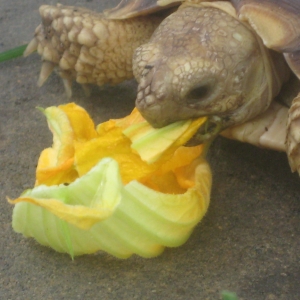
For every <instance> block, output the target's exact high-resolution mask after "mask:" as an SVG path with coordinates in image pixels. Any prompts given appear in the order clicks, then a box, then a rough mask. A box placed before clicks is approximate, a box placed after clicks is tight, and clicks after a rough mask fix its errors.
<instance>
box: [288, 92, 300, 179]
mask: <svg viewBox="0 0 300 300" xmlns="http://www.w3.org/2000/svg"><path fill="white" fill-rule="evenodd" d="M286 151H287V154H288V159H289V164H290V167H291V169H292V172H295V171H298V173H299V174H300V93H299V94H298V96H297V97H296V98H295V99H294V100H293V102H292V106H291V108H290V110H289V114H288V120H287V136H286Z"/></svg>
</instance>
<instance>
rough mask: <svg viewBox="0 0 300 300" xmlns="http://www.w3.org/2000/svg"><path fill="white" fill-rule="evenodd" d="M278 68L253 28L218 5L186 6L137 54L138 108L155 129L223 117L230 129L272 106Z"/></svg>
mask: <svg viewBox="0 0 300 300" xmlns="http://www.w3.org/2000/svg"><path fill="white" fill-rule="evenodd" d="M272 68H273V67H272V63H270V58H269V54H268V52H267V50H266V49H265V48H264V47H263V45H262V43H261V41H260V40H259V38H258V37H257V36H256V35H255V33H254V32H253V31H252V30H251V29H250V28H249V27H248V26H246V25H245V24H243V23H241V22H240V21H238V20H237V19H236V18H235V17H233V16H232V15H230V14H228V13H226V12H224V11H222V10H220V9H217V8H214V7H207V6H196V7H192V6H191V7H189V6H184V7H182V8H180V9H179V10H178V11H177V12H175V13H173V14H172V15H170V16H169V17H168V18H166V19H165V20H164V21H163V22H162V23H161V25H160V26H159V27H158V28H157V30H156V31H155V32H154V34H153V36H152V38H151V40H150V41H149V43H148V44H145V45H142V46H140V47H139V48H138V49H137V50H136V52H135V55H134V58H133V70H134V75H135V77H136V79H137V81H138V82H139V87H138V94H137V99H136V106H137V108H138V109H139V110H140V112H141V114H142V115H143V116H144V117H145V118H146V119H147V120H148V121H149V122H150V123H151V124H152V125H153V126H154V127H162V126H165V125H167V124H169V123H172V122H175V121H178V120H183V119H189V118H196V117H201V116H218V117H220V119H221V123H222V125H221V127H222V128H225V127H228V126H230V125H234V124H237V123H241V122H244V121H246V120H247V119H250V118H251V117H254V116H256V115H257V114H259V113H260V112H262V111H264V110H265V109H266V108H267V107H268V106H269V104H270V102H271V99H272V98H273V96H274V93H275V90H276V89H278V88H277V87H274V84H273V83H274V80H273V77H274V74H273V73H274V72H273V69H272Z"/></svg>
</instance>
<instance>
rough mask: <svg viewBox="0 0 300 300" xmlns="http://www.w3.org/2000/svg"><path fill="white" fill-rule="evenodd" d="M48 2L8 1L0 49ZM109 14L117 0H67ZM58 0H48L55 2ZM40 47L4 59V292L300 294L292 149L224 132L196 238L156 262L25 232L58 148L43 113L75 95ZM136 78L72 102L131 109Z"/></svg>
mask: <svg viewBox="0 0 300 300" xmlns="http://www.w3.org/2000/svg"><path fill="white" fill-rule="evenodd" d="M46 1H47V0H27V1H21V0H14V1H6V0H0V52H1V51H4V50H8V49H10V48H13V47H16V46H19V45H22V44H25V43H27V42H29V41H30V39H31V37H32V35H33V32H34V29H35V27H36V26H37V25H38V24H39V16H38V7H39V6H40V5H41V4H43V3H45V2H46ZM60 2H62V3H63V4H74V5H75V4H76V5H80V6H85V7H88V8H93V9H97V10H98V11H101V10H102V9H103V8H104V7H109V6H113V5H114V4H116V3H117V2H118V1H117V0H114V1H111V0H110V1H109V0H105V1H100V0H98V1H96V0H94V1H93V0H86V1H84V0H81V1H79V0H78V1H71V0H69V1H60ZM54 3H56V1H48V4H54ZM39 69H40V59H39V57H38V55H36V54H35V55H32V56H30V57H29V58H26V59H24V58H19V59H16V60H14V61H9V62H5V63H2V64H0V126H1V130H0V172H1V180H0V187H1V188H0V193H1V196H0V199H1V201H0V207H1V209H0V222H1V225H0V226H1V227H0V239H1V242H0V299H12V300H16V299H22V300H23V299H56V300H58V299H201V300H202V299H203V300H204V299H221V297H220V292H221V291H222V290H230V291H234V292H236V293H237V294H238V296H239V299H244V300H249V299H251V300H271V299H272V300H277V299H278V300H279V299H280V300H296V299H300V265H299V263H300V253H299V246H300V242H299V236H300V213H299V212H300V180H299V177H298V175H296V174H292V173H291V172H290V170H289V166H288V162H287V158H286V155H285V154H284V153H276V152H273V151H268V150H262V149H257V148H255V147H252V146H250V145H245V144H241V143H238V142H233V141H228V140H225V139H223V138H219V139H217V140H216V141H215V143H214V145H213V146H212V149H211V151H210V154H209V160H210V162H211V166H212V169H213V175H214V182H213V191H212V197H211V205H210V208H209V211H208V214H207V215H206V217H205V218H204V219H203V221H202V222H201V223H200V224H199V225H198V226H197V228H196V229H195V231H194V233H193V234H192V236H191V238H190V239H189V240H188V242H187V243H186V244H185V245H183V246H182V247H180V248H176V249H167V250H166V251H165V252H164V253H163V254H162V255H161V256H159V257H157V258H154V259H143V258H140V257H132V258H130V259H128V260H119V259H116V258H114V257H112V256H110V255H107V254H105V253H99V254H97V255H89V256H82V257H77V258H76V259H75V260H74V261H72V260H71V259H70V257H69V256H68V255H63V254H59V253H56V252H54V251H53V250H51V249H48V248H45V247H42V246H40V245H38V244H37V243H36V242H35V241H34V240H33V239H25V238H24V237H23V236H21V235H20V234H16V233H15V232H14V231H13V230H12V227H11V216H12V209H13V207H12V206H11V205H10V204H8V203H7V202H6V198H5V197H6V196H10V197H12V198H13V197H17V196H18V195H20V193H21V192H22V191H23V190H24V189H27V188H30V187H32V186H33V183H34V171H35V166H36V162H37V158H38V155H39V153H40V151H41V150H42V149H43V148H45V147H48V146H49V145H51V142H52V137H51V134H50V132H49V131H48V128H47V125H46V121H45V118H44V117H43V116H42V114H41V113H40V112H39V111H38V110H36V107H37V106H41V107H47V106H51V105H58V104H61V103H65V102H68V99H67V98H66V96H65V93H64V89H63V85H62V82H61V81H60V79H59V78H58V77H57V76H56V75H55V74H53V75H51V77H50V78H49V80H48V81H47V83H46V84H45V85H44V86H43V87H42V88H37V86H36V81H37V78H38V73H39ZM135 88H136V85H135V83H134V82H127V83H124V84H121V85H119V86H116V87H108V86H105V87H101V88H98V87H95V88H94V89H93V91H92V95H91V97H90V98H88V99H86V97H85V96H84V93H83V91H82V90H81V89H80V87H78V86H76V87H75V92H74V96H73V98H72V101H75V102H76V103H78V104H79V105H81V106H83V107H85V108H86V109H87V111H88V112H89V113H90V114H91V115H92V117H93V118H94V120H95V121H96V122H97V123H98V122H100V121H104V120H107V119H109V118H116V117H122V116H124V115H125V114H127V113H129V112H130V110H131V109H132V108H133V106H134V100H135Z"/></svg>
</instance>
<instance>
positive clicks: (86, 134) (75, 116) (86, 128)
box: [58, 103, 97, 141]
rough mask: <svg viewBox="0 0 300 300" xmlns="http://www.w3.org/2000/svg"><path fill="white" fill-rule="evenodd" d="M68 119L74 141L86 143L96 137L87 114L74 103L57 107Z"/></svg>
mask: <svg viewBox="0 0 300 300" xmlns="http://www.w3.org/2000/svg"><path fill="white" fill-rule="evenodd" d="M58 108H59V109H61V110H62V111H63V112H64V113H65V114H66V115H67V117H68V120H69V122H70V125H71V127H72V130H73V133H74V140H76V141H88V140H90V139H92V138H95V137H97V131H96V130H95V125H94V122H93V120H92V119H91V118H90V116H89V114H88V113H87V112H86V111H85V110H84V109H83V108H82V107H80V106H78V105H76V104H75V103H68V104H65V105H60V106H58Z"/></svg>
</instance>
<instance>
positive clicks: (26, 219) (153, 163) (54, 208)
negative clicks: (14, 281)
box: [8, 103, 211, 258]
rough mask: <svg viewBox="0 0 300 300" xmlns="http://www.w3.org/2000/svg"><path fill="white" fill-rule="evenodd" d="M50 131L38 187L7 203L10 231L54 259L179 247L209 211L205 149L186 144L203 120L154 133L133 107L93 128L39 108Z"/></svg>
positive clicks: (73, 114) (76, 110) (83, 115)
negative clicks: (10, 209) (44, 248)
mask: <svg viewBox="0 0 300 300" xmlns="http://www.w3.org/2000/svg"><path fill="white" fill-rule="evenodd" d="M41 110H42V111H43V113H44V114H45V116H46V118H47V121H48V125H49V128H50V130H51V132H52V134H53V145H52V147H50V148H47V149H44V150H43V151H42V153H41V155H40V157H39V160H38V165H37V169H36V182H35V187H34V188H32V189H30V190H27V191H25V192H23V194H22V195H21V196H20V197H19V198H17V199H14V200H10V199H8V201H9V202H10V203H12V204H14V205H15V207H14V210H13V221H12V225H13V229H14V230H15V231H16V232H18V233H22V234H23V235H24V236H25V237H33V238H35V239H36V241H38V242H39V243H40V244H42V245H45V246H49V247H51V248H53V249H54V250H56V251H58V252H63V253H69V254H70V255H71V257H72V258H73V257H74V256H76V255H82V254H89V253H94V252H97V251H99V250H102V251H106V252H108V253H110V254H112V255H114V256H116V257H118V258H128V257H130V256H131V255H132V254H137V255H140V256H142V257H154V256H157V255H159V254H160V253H162V251H163V250H164V248H165V247H177V246H180V245H182V244H183V243H184V242H185V241H186V240H187V239H188V237H189V236H190V234H191V232H192V230H193V228H194V227H195V226H196V225H197V224H198V222H199V221H200V220H201V219H202V217H203V216H204V214H205V213H206V211H207V208H208V205H209V198H210V189H211V171H210V168H209V165H208V163H207V162H206V161H205V158H204V157H203V154H202V153H203V145H199V146H195V147H184V146H183V145H184V144H185V143H186V142H187V141H188V140H189V139H190V138H191V137H192V136H193V135H194V134H195V132H196V131H197V130H198V129H199V127H200V126H202V124H203V123H204V122H205V120H206V119H205V118H200V119H197V120H188V121H180V122H177V123H174V124H171V125H168V126H166V127H164V128H161V129H154V128H152V127H151V126H150V125H149V124H148V123H147V122H146V121H145V120H144V119H143V117H142V116H141V115H140V114H139V112H138V111H137V110H136V109H134V110H133V112H132V113H131V114H130V115H129V116H127V117H125V118H123V119H117V120H109V121H107V122H104V123H101V124H99V125H98V126H97V127H95V125H94V123H93V121H92V120H91V118H90V116H89V115H88V114H87V112H86V111H85V110H84V109H83V108H81V107H80V106H78V105H76V104H74V103H69V104H66V105H60V106H58V107H49V108H47V109H45V110H43V109H41Z"/></svg>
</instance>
